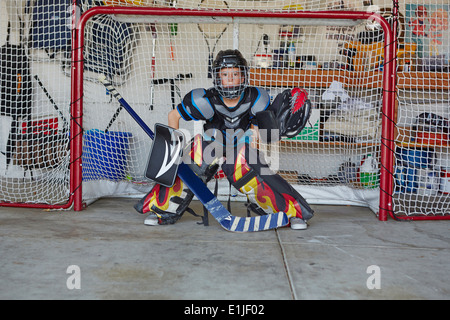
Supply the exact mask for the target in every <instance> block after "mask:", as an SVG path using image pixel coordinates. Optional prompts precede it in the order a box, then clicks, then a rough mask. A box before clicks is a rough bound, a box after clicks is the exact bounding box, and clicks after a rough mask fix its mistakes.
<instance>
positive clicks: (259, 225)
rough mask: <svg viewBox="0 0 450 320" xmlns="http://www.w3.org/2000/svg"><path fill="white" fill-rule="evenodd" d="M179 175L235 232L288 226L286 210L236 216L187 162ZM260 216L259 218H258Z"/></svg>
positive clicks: (103, 80)
mask: <svg viewBox="0 0 450 320" xmlns="http://www.w3.org/2000/svg"><path fill="white" fill-rule="evenodd" d="M99 81H100V82H101V83H102V84H103V85H104V86H105V87H106V88H107V89H108V91H109V92H110V93H111V95H112V96H113V97H114V98H116V99H117V101H119V103H120V104H121V105H122V106H123V107H124V109H125V110H126V111H127V112H128V113H129V114H130V115H131V116H132V117H133V119H134V120H135V121H136V122H137V123H138V124H139V126H140V127H141V128H142V129H143V130H144V131H145V133H147V135H148V136H149V137H150V138H151V139H154V136H155V135H154V133H153V131H152V130H150V128H149V127H148V126H147V125H146V124H145V122H144V121H142V119H141V118H140V117H139V115H138V114H137V113H136V112H135V111H134V110H133V108H131V106H130V105H129V104H128V103H127V102H126V101H125V99H123V98H122V96H121V95H120V94H119V93H118V92H117V90H116V89H115V88H114V87H113V86H112V84H111V83H110V82H109V81H107V80H106V77H105V76H101V77H99ZM178 176H179V177H180V179H181V180H182V181H183V182H184V183H185V184H186V185H187V186H188V187H189V189H190V190H191V191H192V192H193V193H194V194H195V196H196V197H197V198H198V200H200V202H201V203H202V204H203V206H205V208H206V209H207V210H208V211H209V212H210V213H211V215H212V216H213V217H214V218H215V219H216V220H217V221H218V222H219V224H220V225H221V226H222V227H223V228H224V229H226V230H228V231H234V232H249V231H262V230H269V229H274V228H279V227H283V226H286V225H287V224H288V223H289V219H288V217H287V215H286V214H285V213H284V212H277V213H274V214H270V215H266V216H261V217H245V218H244V217H236V216H232V215H231V214H230V212H229V211H228V210H227V209H226V208H225V207H224V206H223V205H222V203H221V202H220V201H219V200H218V199H217V198H216V197H215V196H214V194H213V193H212V192H211V191H210V190H209V189H208V187H207V186H206V185H205V183H204V182H203V181H202V180H201V179H200V178H199V177H197V175H196V174H195V173H194V172H193V171H192V170H191V169H190V168H189V167H188V166H187V165H186V164H185V163H183V162H182V163H180V165H179V167H178ZM256 218H259V219H256Z"/></svg>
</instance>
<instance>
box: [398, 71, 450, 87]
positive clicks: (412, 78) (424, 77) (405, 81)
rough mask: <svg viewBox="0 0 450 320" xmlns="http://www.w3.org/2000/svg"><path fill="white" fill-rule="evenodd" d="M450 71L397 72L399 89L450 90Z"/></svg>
mask: <svg viewBox="0 0 450 320" xmlns="http://www.w3.org/2000/svg"><path fill="white" fill-rule="evenodd" d="M449 78H450V77H449V73H448V72H400V73H398V74H397V88H398V89H413V90H434V89H440V90H449V86H450V81H449Z"/></svg>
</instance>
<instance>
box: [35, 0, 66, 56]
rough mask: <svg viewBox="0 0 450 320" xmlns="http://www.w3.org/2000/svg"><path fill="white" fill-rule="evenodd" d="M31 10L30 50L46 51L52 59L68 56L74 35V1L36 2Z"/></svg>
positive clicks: (49, 0) (48, 0)
mask: <svg viewBox="0 0 450 320" xmlns="http://www.w3.org/2000/svg"><path fill="white" fill-rule="evenodd" d="M30 10H31V24H30V38H29V41H30V48H32V49H40V50H44V51H45V52H46V53H47V55H48V57H49V58H50V59H53V58H55V55H56V54H57V53H58V52H63V53H66V54H68V53H69V52H70V44H71V38H72V33H71V30H70V23H71V19H72V1H70V0H69V1H68V0H36V1H34V4H33V7H32V8H30Z"/></svg>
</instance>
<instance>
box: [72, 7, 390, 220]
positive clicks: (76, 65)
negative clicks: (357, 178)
mask: <svg viewBox="0 0 450 320" xmlns="http://www.w3.org/2000/svg"><path fill="white" fill-rule="evenodd" d="M74 9H75V8H74ZM74 12H75V11H74ZM100 14H126V15H151V16H185V17H187V16H190V17H206V16H208V17H209V16H216V17H244V18H267V19H274V20H275V19H277V18H291V19H334V20H369V19H370V20H374V21H376V22H378V23H379V24H380V25H381V27H382V29H383V32H384V35H385V37H384V56H385V61H386V63H385V65H384V72H383V79H382V83H383V92H384V94H383V101H382V134H381V172H380V174H381V175H380V208H379V215H378V218H379V220H381V221H386V220H387V216H388V213H391V212H392V194H393V176H392V172H393V167H394V166H393V163H394V148H395V146H394V123H393V121H392V119H394V114H395V84H396V74H395V70H396V59H395V56H396V46H395V38H394V33H393V31H392V29H391V27H390V25H389V23H388V22H387V21H386V19H384V18H383V17H382V16H380V15H379V14H375V13H368V12H359V11H318V12H314V11H301V12H288V11H276V12H268V11H243V10H227V11H217V10H216V11H214V10H191V9H189V10H187V9H174V8H153V7H94V8H91V9H89V10H88V11H86V12H85V13H84V14H83V15H82V16H81V17H80V19H79V20H78V21H74V32H73V40H72V69H71V115H72V119H71V170H70V175H71V177H70V178H71V187H70V188H71V198H72V201H73V208H74V210H75V211H80V210H82V209H83V200H82V169H81V165H82V163H81V152H82V150H81V149H82V121H83V117H82V116H83V47H84V27H85V25H86V22H87V21H88V20H89V19H91V18H92V17H94V16H96V15H100Z"/></svg>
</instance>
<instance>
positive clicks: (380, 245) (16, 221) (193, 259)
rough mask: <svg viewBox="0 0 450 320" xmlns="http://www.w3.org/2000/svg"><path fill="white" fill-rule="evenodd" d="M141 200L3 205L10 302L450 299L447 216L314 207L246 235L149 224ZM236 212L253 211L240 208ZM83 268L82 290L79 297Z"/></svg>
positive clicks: (190, 221) (186, 223)
mask: <svg viewBox="0 0 450 320" xmlns="http://www.w3.org/2000/svg"><path fill="white" fill-rule="evenodd" d="M136 201H137V200H136V199H123V198H107V199H101V200H98V201H97V202H95V203H93V204H91V205H90V206H89V207H87V208H86V209H85V210H84V211H82V212H73V211H43V210H40V209H23V208H6V207H2V208H0V240H1V245H0V256H1V257H2V259H1V263H0V265H1V268H0V279H1V289H0V299H158V300H163V299H181V300H185V299H188V300H191V299H194V300H196V299H208V300H209V299H214V300H215V299H219V300H235V299H238V300H241V299H242V300H246V299H262V300H292V299H388V300H391V299H394V300H395V299H449V298H450V277H449V276H448V275H449V274H450V263H449V261H450V248H449V243H450V233H449V229H450V224H449V222H448V221H418V222H396V221H393V220H389V221H387V222H380V221H378V220H377V218H376V217H375V215H374V214H373V213H372V212H371V211H370V210H369V209H366V208H361V207H350V206H324V205H320V206H318V205H316V206H313V208H314V210H315V212H316V214H315V217H314V218H313V219H312V220H311V221H310V227H309V229H308V230H305V231H294V230H291V229H290V228H282V229H279V230H277V231H274V230H270V231H263V232H256V233H246V234H237V233H231V232H227V231H225V230H223V229H222V228H221V227H220V226H219V224H218V223H217V222H216V221H214V219H213V218H212V217H211V216H210V219H209V220H210V226H208V227H205V226H203V225H199V224H197V223H198V222H199V220H198V218H195V217H193V216H192V215H190V214H188V213H187V214H185V215H184V216H183V218H182V219H181V220H179V221H178V222H177V223H176V224H175V225H169V226H158V227H151V226H145V225H144V224H143V220H144V218H145V215H140V214H138V213H136V212H135V211H134V209H133V205H134V203H135V202H136ZM194 209H195V210H196V211H197V212H201V205H200V203H199V202H194ZM232 209H233V210H232V211H233V214H235V215H241V214H242V215H244V214H245V208H244V206H243V204H242V203H233V208H232ZM74 265H75V266H78V267H79V280H80V282H79V284H80V289H72V290H70V289H69V288H68V285H69V287H70V281H72V280H73V278H71V276H73V275H74V274H72V272H73V270H74V269H71V268H70V266H74ZM373 266H375V267H373ZM377 267H378V268H379V269H377ZM374 270H375V271H374ZM376 276H379V277H378V278H374V277H376ZM378 280H379V282H377V281H378ZM377 284H378V285H379V287H380V289H376V288H373V289H370V288H371V287H373V286H374V285H377Z"/></svg>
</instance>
